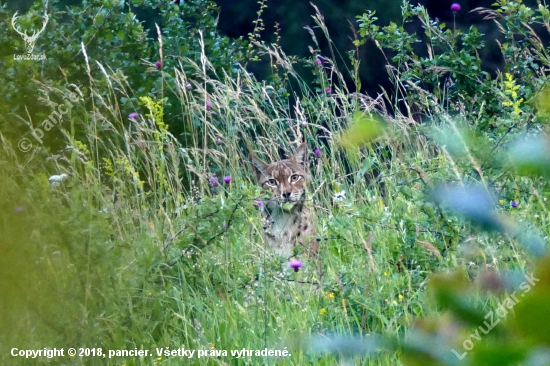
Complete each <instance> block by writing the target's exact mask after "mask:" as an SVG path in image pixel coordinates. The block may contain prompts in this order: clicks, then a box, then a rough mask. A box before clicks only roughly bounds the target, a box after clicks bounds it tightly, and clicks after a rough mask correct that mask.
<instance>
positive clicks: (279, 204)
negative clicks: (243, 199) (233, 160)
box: [250, 143, 317, 258]
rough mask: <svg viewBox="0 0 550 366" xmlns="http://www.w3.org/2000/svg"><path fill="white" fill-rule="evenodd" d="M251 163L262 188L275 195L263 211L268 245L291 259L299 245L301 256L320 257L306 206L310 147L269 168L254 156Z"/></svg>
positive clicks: (309, 212)
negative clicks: (302, 254)
mask: <svg viewBox="0 0 550 366" xmlns="http://www.w3.org/2000/svg"><path fill="white" fill-rule="evenodd" d="M250 161H251V162H252V166H253V167H254V172H255V174H256V180H257V183H258V185H259V186H260V187H262V189H263V190H264V191H265V192H271V193H272V195H271V197H270V198H269V199H268V200H267V202H265V208H264V211H263V214H264V221H265V224H264V233H265V238H266V240H267V243H268V244H269V245H270V246H271V247H272V248H273V249H274V251H275V253H277V254H279V255H282V256H285V257H287V258H288V257H290V256H291V255H292V253H293V249H294V247H295V246H297V245H298V246H301V248H300V249H301V250H300V252H305V253H306V254H307V255H308V256H310V257H316V255H317V241H316V237H315V227H314V225H313V220H312V215H311V211H310V209H309V207H308V206H307V205H306V183H307V178H308V174H307V145H306V144H305V143H303V144H301V145H300V146H299V147H298V149H297V150H296V153H295V154H294V156H292V157H291V158H290V159H285V160H281V161H276V162H274V163H271V164H268V163H266V162H264V161H263V160H261V159H259V158H258V157H256V156H255V155H253V154H252V155H251V156H250Z"/></svg>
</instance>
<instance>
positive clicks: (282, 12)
mask: <svg viewBox="0 0 550 366" xmlns="http://www.w3.org/2000/svg"><path fill="white" fill-rule="evenodd" d="M215 2H216V3H217V4H218V6H219V7H220V13H219V20H218V22H219V23H218V24H219V29H220V31H221V32H222V33H223V34H225V35H227V36H228V37H230V38H234V39H238V38H243V39H246V38H247V37H248V34H250V33H251V32H253V31H254V27H255V24H254V21H255V20H257V19H258V11H259V9H260V4H259V3H257V2H253V1H249V0H216V1H215ZM457 2H458V3H459V4H460V5H461V7H462V8H461V10H460V12H457V13H456V15H455V17H456V18H455V20H456V26H457V28H461V29H464V30H467V29H468V28H469V27H470V26H472V25H475V26H476V27H477V28H478V29H479V31H480V32H481V33H483V34H484V35H485V40H486V43H485V45H486V46H485V48H484V49H483V50H482V52H481V55H480V56H481V58H482V60H483V67H484V69H485V70H486V71H489V72H491V73H493V72H495V70H496V69H498V68H499V67H500V66H502V57H501V55H500V52H499V51H498V45H497V42H496V41H497V40H498V39H499V37H500V36H501V35H500V34H499V32H498V29H497V28H496V26H495V25H494V23H493V22H492V21H490V20H483V19H482V17H481V16H480V15H478V14H473V13H470V11H471V10H472V9H475V8H477V7H486V8H491V5H492V3H493V1H492V0H470V1H467V2H465V1H457ZM5 3H6V4H7V5H8V8H9V9H10V10H11V11H15V10H19V12H26V11H27V10H28V9H29V7H30V5H31V4H32V0H24V1H15V0H8V1H5ZM79 3H81V1H78V0H62V1H61V2H60V4H61V5H66V6H69V5H77V4H79ZM158 3H159V8H167V7H170V6H173V4H174V3H175V1H172V0H169V1H168V0H159V1H158ZM182 3H183V2H182ZM188 3H190V4H192V3H193V2H192V1H191V2H188ZM411 3H412V5H417V4H421V5H423V6H425V7H426V8H427V10H428V13H429V14H430V16H431V17H432V18H437V19H438V20H439V21H440V22H444V23H447V24H451V23H452V22H453V13H452V11H451V10H450V6H451V4H452V3H453V1H451V0H446V1H439V0H425V1H420V2H414V1H413V2H411ZM524 3H525V5H527V6H530V7H536V1H535V0H526V1H525V2H524ZM313 4H315V5H316V6H318V8H319V10H320V11H321V14H322V15H323V16H324V18H325V21H326V24H327V27H328V29H329V31H330V32H331V38H332V40H333V42H334V46H335V49H336V50H338V51H339V52H340V53H341V56H342V60H339V61H340V62H342V61H343V60H345V61H347V60H348V57H347V56H346V54H345V53H346V52H347V51H350V50H353V49H354V46H353V44H352V41H353V31H352V29H351V27H353V28H355V29H357V23H356V16H357V15H360V14H362V13H364V12H365V11H367V10H374V11H376V15H377V17H378V18H379V21H378V23H379V24H380V25H386V24H388V23H389V22H390V21H393V22H396V23H397V24H400V22H401V6H402V2H401V0H375V1H359V0H346V1H341V0H318V1H314V2H313ZM265 5H267V8H266V9H265V10H264V11H263V12H262V13H261V18H262V19H263V30H262V31H261V32H260V34H261V38H262V39H263V40H265V41H266V42H268V43H269V42H273V41H275V37H276V36H275V35H274V31H275V29H276V24H277V26H278V27H279V29H280V32H279V35H280V44H281V46H282V49H283V50H284V51H285V52H286V53H287V54H288V55H297V56H299V57H308V56H311V52H310V51H309V49H308V46H310V45H313V42H312V40H311V36H310V34H309V33H308V32H307V31H306V30H305V29H304V27H311V28H313V29H314V30H315V22H314V20H313V19H312V15H313V14H314V9H313V7H312V5H311V3H310V2H308V1H294V0H277V1H273V0H271V1H266V2H265ZM136 13H137V14H138V16H139V17H140V21H143V22H145V24H146V28H148V29H150V30H151V31H152V32H150V35H151V36H152V37H155V32H154V23H155V21H158V14H154V13H152V12H141V13H140V12H139V10H138V11H136ZM406 30H407V31H409V32H417V33H418V34H422V29H421V27H420V23H419V22H418V21H415V22H414V23H413V24H409V25H407V27H406ZM316 36H317V40H318V41H319V44H320V46H321V53H322V54H327V55H328V44H327V40H326V39H325V38H324V37H323V36H322V34H321V32H319V31H317V32H316ZM418 47H422V45H420V44H419V45H418ZM359 52H360V60H361V61H362V65H361V67H360V76H361V81H362V89H363V90H362V91H364V92H367V93H368V94H370V95H373V96H374V95H376V94H377V93H378V92H380V91H381V88H380V87H384V88H385V89H386V90H387V89H389V88H391V84H390V82H389V80H388V76H387V73H386V71H385V67H384V65H385V61H384V58H383V56H382V54H381V53H380V52H379V51H378V50H377V49H376V47H375V46H374V44H372V43H370V42H369V43H367V44H366V45H364V46H361V47H360V49H359ZM422 52H425V50H421V49H419V50H417V53H420V54H422ZM247 67H248V69H249V71H251V72H254V73H255V75H256V76H257V77H259V78H261V79H266V78H268V77H269V73H270V69H269V65H268V64H267V62H265V60H262V61H260V62H249V63H248V65H247ZM305 77H306V79H307V78H308V76H307V75H305ZM348 82H349V84H350V85H351V79H348Z"/></svg>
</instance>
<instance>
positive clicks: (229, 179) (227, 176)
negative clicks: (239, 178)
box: [223, 175, 231, 184]
mask: <svg viewBox="0 0 550 366" xmlns="http://www.w3.org/2000/svg"><path fill="white" fill-rule="evenodd" d="M223 181H224V182H225V183H227V184H229V182H231V176H230V175H226V176H225V177H223Z"/></svg>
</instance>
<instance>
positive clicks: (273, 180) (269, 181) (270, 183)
mask: <svg viewBox="0 0 550 366" xmlns="http://www.w3.org/2000/svg"><path fill="white" fill-rule="evenodd" d="M266 183H267V184H268V185H270V186H276V185H277V179H273V178H271V179H270V180H268V181H267V182H266Z"/></svg>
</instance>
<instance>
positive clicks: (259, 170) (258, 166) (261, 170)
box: [250, 154, 269, 182]
mask: <svg viewBox="0 0 550 366" xmlns="http://www.w3.org/2000/svg"><path fill="white" fill-rule="evenodd" d="M250 162H251V163H252V167H253V168H254V174H255V175H256V180H257V181H258V182H259V181H260V178H261V177H262V175H267V173H266V171H267V167H268V165H269V164H267V163H266V162H265V161H263V160H262V159H260V158H258V157H257V156H256V155H254V154H250Z"/></svg>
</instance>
